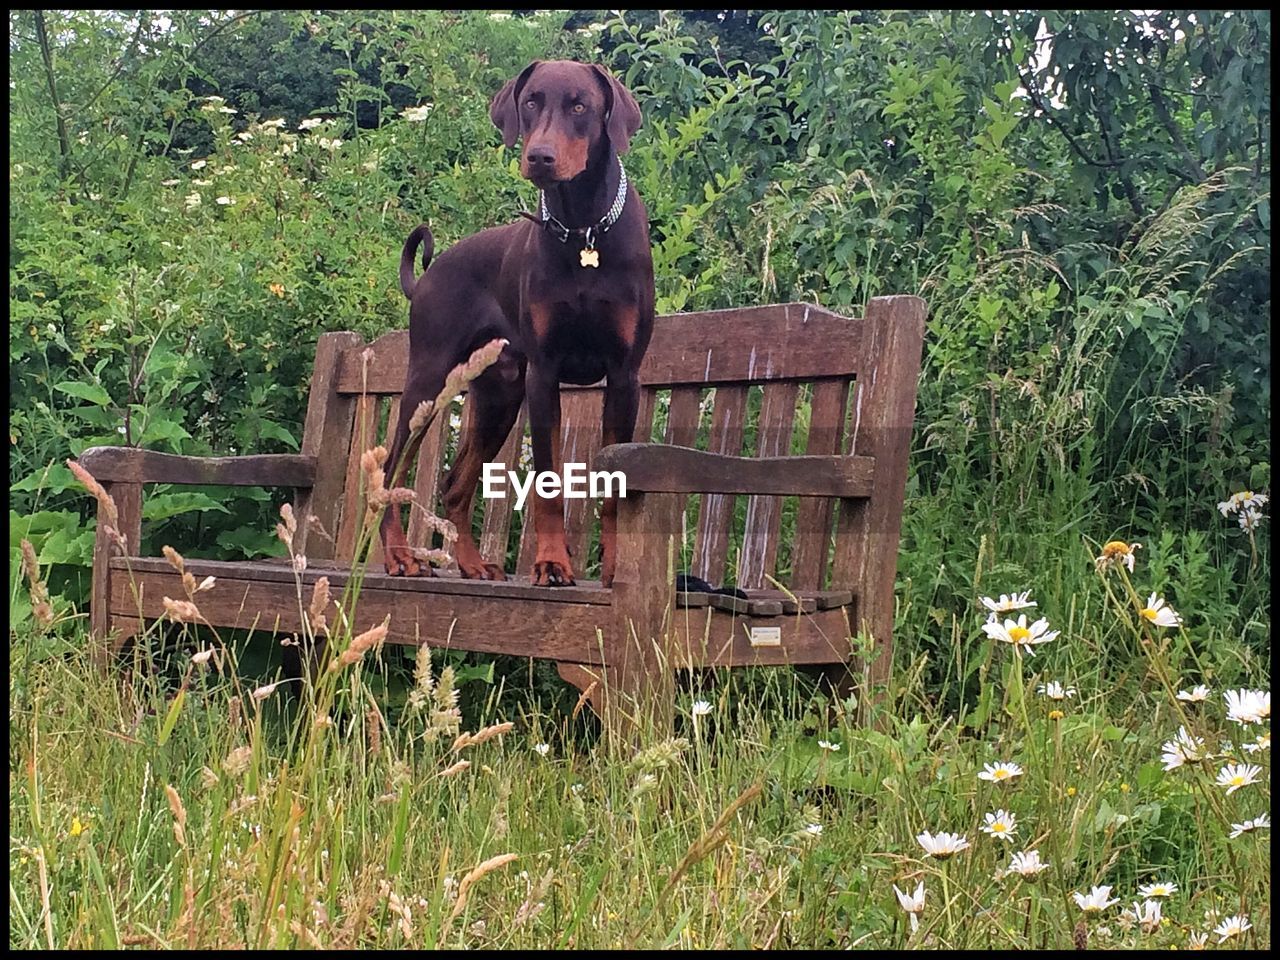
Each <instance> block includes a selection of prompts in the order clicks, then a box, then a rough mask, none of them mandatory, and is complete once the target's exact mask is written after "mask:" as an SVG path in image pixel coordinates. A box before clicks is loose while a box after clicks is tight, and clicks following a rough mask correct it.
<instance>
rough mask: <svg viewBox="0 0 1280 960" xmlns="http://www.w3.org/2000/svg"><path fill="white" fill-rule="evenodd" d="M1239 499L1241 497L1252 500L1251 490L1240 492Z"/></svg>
mask: <svg viewBox="0 0 1280 960" xmlns="http://www.w3.org/2000/svg"><path fill="white" fill-rule="evenodd" d="M1240 499H1241V500H1252V499H1253V491H1252V490H1246V491H1245V492H1244V493H1242V494H1241V495H1240Z"/></svg>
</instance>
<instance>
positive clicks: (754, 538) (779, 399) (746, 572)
mask: <svg viewBox="0 0 1280 960" xmlns="http://www.w3.org/2000/svg"><path fill="white" fill-rule="evenodd" d="M799 389H800V388H799V385H798V384H795V383H767V384H765V386H764V397H763V400H762V402H761V406H760V426H759V430H758V431H757V438H756V456H758V457H785V456H787V455H788V454H789V453H790V452H791V432H792V428H793V426H794V424H795V418H796V396H797V395H798V393H799ZM781 523H782V498H781V497H776V496H755V497H752V498H751V499H750V500H749V501H748V503H747V521H746V532H745V533H744V534H743V537H742V559H741V562H740V563H739V566H738V586H739V587H742V588H743V589H744V590H754V589H757V588H759V587H762V586H764V584H765V579H764V578H765V574H770V573H773V572H774V565H775V563H776V562H777V557H778V531H779V529H780V527H781Z"/></svg>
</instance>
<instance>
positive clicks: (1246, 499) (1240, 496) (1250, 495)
mask: <svg viewBox="0 0 1280 960" xmlns="http://www.w3.org/2000/svg"><path fill="white" fill-rule="evenodd" d="M1268 499H1269V498H1268V497H1267V495H1266V494H1265V493H1254V492H1253V491H1252V490H1241V491H1240V492H1239V493H1233V494H1232V495H1231V496H1230V497H1229V498H1227V499H1226V500H1225V501H1223V502H1222V503H1220V504H1218V512H1219V513H1221V514H1222V515H1223V516H1224V517H1225V516H1227V515H1228V514H1232V513H1235V512H1236V511H1237V510H1251V511H1253V512H1254V513H1257V512H1258V510H1259V509H1261V508H1262V507H1265V506H1266V505H1267V500H1268Z"/></svg>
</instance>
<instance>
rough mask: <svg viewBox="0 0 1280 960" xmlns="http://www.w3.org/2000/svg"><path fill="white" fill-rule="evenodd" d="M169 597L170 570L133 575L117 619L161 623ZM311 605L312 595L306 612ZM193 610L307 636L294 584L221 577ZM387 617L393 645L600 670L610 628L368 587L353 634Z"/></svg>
mask: <svg viewBox="0 0 1280 960" xmlns="http://www.w3.org/2000/svg"><path fill="white" fill-rule="evenodd" d="M399 582H400V583H404V582H405V581H404V580H403V579H400V580H399ZM135 586H136V589H137V591H138V595H137V597H136V598H135V596H134V592H133V591H134V587H135ZM491 586H492V585H491ZM331 589H332V590H334V591H335V592H337V591H339V590H341V586H340V585H338V584H336V583H335V584H333V585H332V586H331ZM546 592H550V591H546ZM165 596H169V597H175V598H177V597H182V596H183V593H182V583H181V579H180V578H179V577H178V575H177V573H176V572H174V571H173V570H172V569H170V570H168V571H155V572H142V571H137V570H135V571H134V575H133V578H132V580H131V581H130V580H129V579H127V578H125V577H114V578H113V579H112V596H111V609H112V612H113V613H117V614H124V615H126V616H131V617H138V616H141V617H144V618H158V617H161V616H163V615H164V612H165V609H164V601H163V598H164V597H165ZM309 599H310V587H307V588H306V591H305V593H304V599H303V601H302V603H301V605H302V606H305V605H306V603H308V602H309ZM196 603H197V606H198V607H199V608H200V611H201V613H202V614H203V615H204V616H205V618H206V619H207V620H208V622H209V623H212V624H214V625H216V626H223V627H232V628H235V629H241V630H253V631H255V632H258V633H267V634H282V633H283V634H290V633H297V632H299V631H301V630H302V621H301V614H300V612H299V606H300V604H299V601H298V597H297V593H296V588H295V587H294V585H293V584H292V583H284V582H281V581H270V580H262V579H254V580H242V579H236V578H233V577H223V578H220V579H219V580H218V582H217V584H216V585H215V587H214V588H213V589H212V590H208V591H206V592H204V593H201V594H199V595H198V596H197V598H196ZM388 614H389V615H390V616H391V622H390V626H389V630H388V634H387V639H388V640H389V641H390V642H392V643H406V644H419V643H425V644H428V645H429V646H432V647H442V648H449V649H456V650H474V651H478V652H481V653H504V654H514V655H516V656H529V657H544V658H549V659H553V660H569V661H572V662H578V663H599V662H600V660H601V653H600V648H599V644H598V643H597V641H596V626H597V624H600V623H607V622H608V620H609V616H610V608H609V607H607V606H601V605H598V604H590V603H563V602H556V601H555V600H554V599H547V600H543V601H541V602H539V601H537V600H533V599H531V598H528V597H520V598H518V602H514V601H513V600H512V599H510V598H509V599H507V600H505V601H504V600H502V599H500V598H498V597H495V596H492V595H481V596H476V595H468V594H466V593H462V592H455V591H447V592H444V591H428V590H423V589H416V590H415V589H408V590H405V589H393V588H390V585H389V584H386V583H378V584H371V583H370V582H369V581H368V580H366V581H365V584H364V586H363V587H362V589H361V591H360V602H359V608H358V612H357V614H356V618H355V619H356V622H355V629H356V630H361V631H362V630H366V629H368V628H369V627H372V626H374V625H375V624H378V623H381V622H382V620H383V618H384V617H385V616H387V615H388Z"/></svg>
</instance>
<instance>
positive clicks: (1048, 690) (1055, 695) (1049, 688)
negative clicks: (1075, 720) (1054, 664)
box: [1036, 680, 1076, 700]
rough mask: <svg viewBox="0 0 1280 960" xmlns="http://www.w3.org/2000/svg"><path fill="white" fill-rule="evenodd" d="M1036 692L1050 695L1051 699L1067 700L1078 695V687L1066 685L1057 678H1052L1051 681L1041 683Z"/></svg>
mask: <svg viewBox="0 0 1280 960" xmlns="http://www.w3.org/2000/svg"><path fill="white" fill-rule="evenodd" d="M1036 692H1037V693H1039V694H1041V695H1042V696H1046V697H1048V698H1049V699H1050V700H1067V699H1070V698H1071V697H1074V696H1075V695H1076V688H1075V687H1064V686H1063V685H1062V684H1061V683H1059V682H1058V681H1057V680H1051V681H1050V682H1049V683H1042V684H1040V686H1038V687H1037V688H1036Z"/></svg>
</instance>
